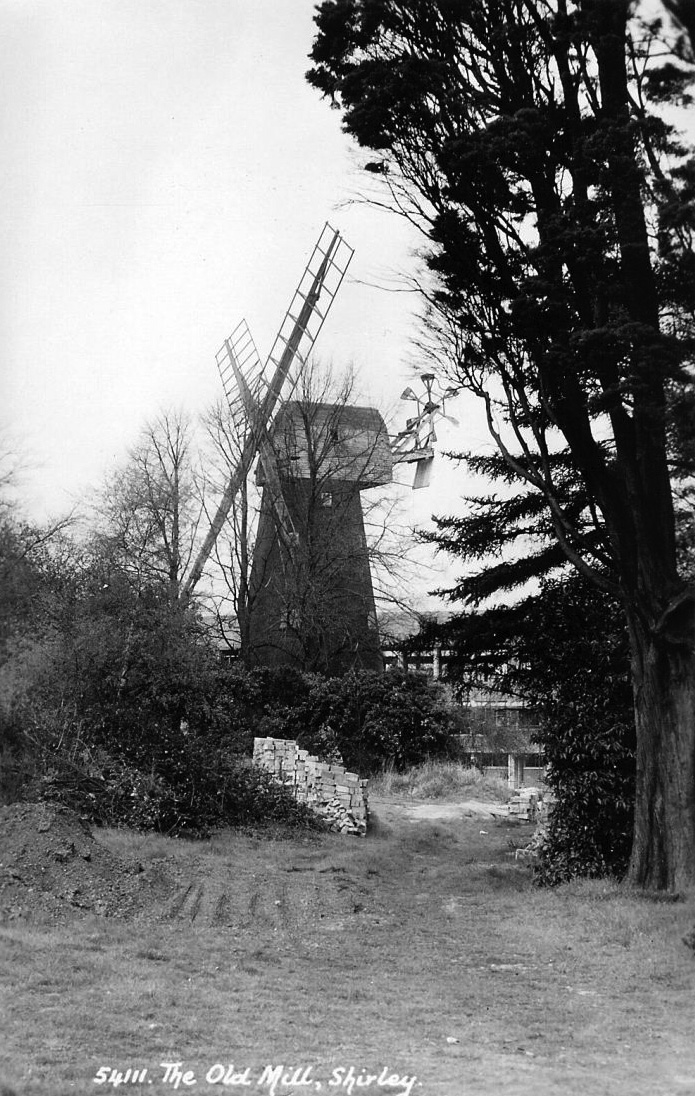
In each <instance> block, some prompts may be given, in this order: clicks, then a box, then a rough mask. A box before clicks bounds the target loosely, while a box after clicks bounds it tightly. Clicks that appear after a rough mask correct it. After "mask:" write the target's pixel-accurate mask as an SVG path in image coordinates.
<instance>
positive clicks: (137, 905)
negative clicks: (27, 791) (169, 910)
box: [0, 803, 170, 923]
mask: <svg viewBox="0 0 695 1096" xmlns="http://www.w3.org/2000/svg"><path fill="white" fill-rule="evenodd" d="M169 886H170V884H169V883H168V881H167V879H166V877H165V873H164V872H163V871H162V869H161V867H160V866H159V865H157V864H156V863H153V862H150V863H148V864H147V865H144V864H143V863H141V862H140V861H139V860H137V859H133V858H132V857H128V858H122V857H119V856H118V855H116V854H115V853H113V852H112V851H110V850H109V849H108V848H106V847H105V846H104V845H103V844H101V843H100V842H99V841H97V840H95V838H94V835H93V834H92V831H91V830H90V828H89V826H87V825H86V824H85V823H84V822H82V821H81V820H80V818H79V817H78V816H77V815H76V814H75V813H74V812H73V811H70V810H67V809H66V808H64V807H60V806H54V805H52V804H49V803H15V804H12V805H11V806H7V807H0V923H2V922H8V921H13V920H17V919H23V920H36V919H37V918H38V919H41V920H47V919H53V920H66V919H70V918H71V917H74V916H75V914H78V913H79V912H93V913H97V914H102V915H105V916H109V917H132V916H134V915H136V914H138V913H142V912H146V911H148V910H151V909H152V907H153V905H156V903H157V902H158V901H159V900H160V899H161V897H162V896H163V895H164V894H166V893H167V891H168V889H169Z"/></svg>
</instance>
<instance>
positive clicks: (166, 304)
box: [0, 0, 429, 517]
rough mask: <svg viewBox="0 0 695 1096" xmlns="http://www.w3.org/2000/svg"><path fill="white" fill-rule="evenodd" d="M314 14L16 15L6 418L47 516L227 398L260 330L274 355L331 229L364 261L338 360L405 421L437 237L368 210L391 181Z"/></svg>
mask: <svg viewBox="0 0 695 1096" xmlns="http://www.w3.org/2000/svg"><path fill="white" fill-rule="evenodd" d="M312 14H313V2H312V0H292V2H291V3H288V2H287V0H145V2H143V0H118V2H116V0H61V3H60V4H55V3H54V2H53V0H0V29H1V33H0V53H1V54H2V57H1V58H0V71H1V72H2V73H3V77H2V80H3V85H4V86H3V89H2V95H1V96H0V113H1V116H2V117H1V125H2V133H3V143H4V148H3V161H4V166H3V168H2V174H1V175H0V193H1V195H2V202H1V203H0V209H1V222H0V223H1V226H2V227H1V240H0V265H1V270H0V276H1V280H2V285H3V293H2V298H1V301H0V309H1V311H0V341H1V346H0V350H1V353H2V359H1V360H2V363H3V366H2V372H3V378H4V380H3V389H4V391H3V401H2V402H3V410H2V412H1V414H2V420H3V422H2V425H3V428H4V429H5V430H10V432H11V435H12V437H13V438H14V439H15V440H16V441H17V442H18V443H19V444H20V446H21V448H22V450H23V451H24V452H25V453H26V454H27V457H28V461H27V464H28V470H27V472H26V473H25V476H24V483H23V493H24V498H25V503H26V505H27V507H28V508H29V510H30V512H31V513H33V514H34V515H35V516H37V517H42V516H44V515H48V514H51V515H53V514H56V513H60V512H63V511H64V510H65V509H66V508H69V507H70V506H71V505H72V504H73V502H79V500H80V498H81V497H82V496H83V494H84V492H85V490H86V489H87V488H88V486H90V485H93V484H98V483H99V482H100V480H101V479H102V477H103V475H104V473H105V472H106V471H107V470H108V469H109V468H110V467H113V465H114V464H115V463H117V462H118V461H120V460H122V459H123V458H124V456H125V453H126V451H127V448H128V446H129V445H131V444H133V442H134V441H135V440H136V437H137V434H138V431H139V429H140V427H141V426H142V425H143V423H144V422H145V421H147V420H148V419H151V418H153V417H154V416H156V414H157V412H158V411H159V410H160V409H161V408H162V407H165V406H176V407H179V406H182V407H186V408H187V409H188V410H189V411H190V412H191V414H194V415H195V414H197V413H198V412H199V411H202V410H203V409H204V408H205V407H206V406H208V405H209V404H210V403H211V402H212V401H213V400H214V399H215V398H217V397H218V396H219V379H218V376H217V372H216V367H215V358H214V355H215V352H216V351H217V349H218V348H219V346H220V345H221V344H222V342H223V340H224V338H225V336H227V335H228V334H229V333H230V332H231V330H232V329H233V328H234V327H235V326H236V324H237V322H238V321H239V320H240V319H241V318H242V317H243V318H245V319H246V320H247V322H248V323H249V325H250V327H251V330H252V332H253V334H254V337H255V340H256V343H257V344H258V347H259V350H260V352H261V355H262V356H264V355H265V354H266V353H267V352H268V350H269V349H270V346H271V343H272V341H273V338H274V335H275V332H276V330H277V328H278V326H279V324H280V321H281V319H282V317H283V315H284V311H285V308H286V307H287V305H288V304H289V301H290V298H291V296H292V293H293V291H294V288H295V285H296V283H297V282H298V280H299V276H300V274H301V273H302V270H303V268H304V265H305V263H306V261H307V259H308V256H309V254H310V253H311V250H312V248H313V245H314V243H315V241H316V239H317V237H318V235H319V232H320V230H321V228H322V227H323V224H324V222H325V221H329V222H330V223H331V224H333V225H334V226H335V227H337V228H339V229H340V231H341V232H342V234H343V236H344V237H345V239H346V240H347V241H348V243H349V244H350V245H351V246H352V247H354V249H355V256H354V259H353V261H352V264H351V268H350V270H349V272H348V276H347V278H346V281H345V282H344V284H343V287H342V289H341V292H340V293H339V295H338V297H337V298H336V301H335V304H334V306H333V310H332V313H331V314H330V316H329V319H328V320H327V322H326V324H325V326H324V329H323V331H322V333H321V335H320V339H319V341H318V342H317V345H316V352H317V354H318V356H319V357H320V358H321V359H323V360H326V361H332V362H333V363H334V365H335V366H336V367H338V368H340V367H341V366H343V365H345V364H347V363H348V362H351V363H354V365H355V367H356V369H357V371H358V375H359V386H360V388H361V389H362V390H363V391H364V395H365V397H366V402H376V403H377V404H378V405H379V406H381V407H386V408H388V409H392V408H393V407H394V405H395V404H397V402H398V397H399V394H400V392H401V391H402V389H403V388H404V387H405V385H406V384H407V383H409V382H410V377H411V375H412V366H413V362H412V353H411V352H410V349H409V337H410V335H411V334H412V332H413V330H414V320H413V317H414V314H415V312H416V311H417V301H416V300H415V299H414V296H415V295H414V294H412V293H408V292H406V291H404V287H403V285H402V283H401V282H400V281H399V278H400V275H401V274H402V273H403V272H409V271H412V269H413V258H412V251H413V248H414V247H415V246H416V245H417V243H418V242H419V241H418V240H417V239H416V237H415V234H414V232H413V230H412V229H411V228H409V226H407V225H406V224H404V223H403V222H402V221H401V220H400V219H398V218H396V217H394V216H390V215H388V214H386V213H383V212H382V213H379V212H377V211H375V210H373V209H370V208H368V207H367V206H365V205H364V204H361V203H360V204H355V203H354V201H351V200H353V199H354V198H355V197H356V196H357V195H358V194H359V193H361V192H364V191H365V188H368V187H369V186H377V185H378V183H377V182H376V181H374V182H371V181H370V179H371V177H370V176H366V175H365V174H364V173H363V172H361V170H360V166H361V164H362V163H364V161H365V160H366V159H368V158H369V157H368V156H365V154H364V153H361V152H360V151H359V150H357V149H356V147H354V146H353V145H352V143H351V142H350V140H349V139H348V138H347V137H346V136H345V135H344V134H342V132H341V129H340V118H339V114H338V112H336V111H332V110H331V109H330V108H329V106H328V104H327V103H326V102H324V101H322V100H321V99H320V97H319V95H318V93H316V92H315V91H314V90H313V89H311V88H310V87H309V85H308V84H307V83H306V81H305V80H304V73H305V71H306V69H307V68H308V67H309V60H308V57H307V54H308V52H309V50H310V48H311V42H312V37H313V22H312ZM365 180H367V181H366V182H365ZM394 290H396V291H394ZM411 410H412V405H411V407H410V408H408V407H407V406H404V407H403V411H402V417H404V416H405V414H406V413H409V412H410V411H411ZM418 505H421V504H418ZM422 505H423V506H424V507H425V509H427V508H428V505H429V504H428V503H427V502H426V501H425V502H424V503H422Z"/></svg>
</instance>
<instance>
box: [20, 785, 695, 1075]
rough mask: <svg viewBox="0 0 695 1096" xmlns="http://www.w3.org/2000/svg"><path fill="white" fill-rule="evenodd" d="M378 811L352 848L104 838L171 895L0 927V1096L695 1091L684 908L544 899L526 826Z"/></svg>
mask: <svg viewBox="0 0 695 1096" xmlns="http://www.w3.org/2000/svg"><path fill="white" fill-rule="evenodd" d="M468 798H473V797H472V796H470V797H468ZM373 807H374V810H375V814H376V816H377V825H376V826H375V829H374V831H373V833H372V834H371V835H370V836H369V837H368V838H366V839H364V840H359V839H355V838H341V837H338V836H335V835H320V836H314V835H307V836H304V837H302V836H299V837H296V838H293V839H291V840H280V839H277V840H271V841H267V840H260V839H259V838H256V837H254V836H252V835H241V834H234V833H230V834H226V835H223V836H220V837H218V838H216V839H215V840H214V841H212V842H210V843H207V844H203V843H182V842H176V841H173V840H168V839H165V838H153V837H141V836H137V835H133V834H128V833H127V832H125V833H124V832H111V833H105V834H102V835H100V838H99V839H100V841H102V842H104V843H106V844H107V845H108V846H109V848H110V849H111V850H112V851H114V852H118V853H121V854H128V855H133V856H136V857H137V858H139V859H140V860H141V861H142V862H143V863H145V862H148V861H156V862H157V863H159V864H160V865H162V870H165V869H166V870H167V871H168V872H170V874H171V878H172V880H173V884H172V890H171V893H170V895H169V897H168V899H167V900H166V901H165V902H164V903H163V904H162V906H161V907H159V908H153V909H150V910H148V911H147V912H146V914H145V915H144V916H142V917H141V918H140V919H139V920H136V921H131V922H124V921H116V920H108V919H100V918H97V917H95V916H93V915H90V916H86V917H85V916H82V917H79V919H74V920H68V922H67V923H65V924H59V925H53V924H35V925H27V924H24V923H20V922H11V923H9V924H6V925H4V926H3V927H2V928H0V979H1V982H2V986H3V1002H2V1014H1V1017H0V1020H1V1023H0V1028H1V1030H2V1040H1V1041H0V1080H4V1081H5V1082H6V1083H7V1084H8V1085H12V1086H13V1088H14V1090H15V1091H16V1093H17V1094H18V1096H25V1094H26V1096H28V1094H39V1093H41V1094H42V1096H64V1094H67V1093H77V1094H79V1096H87V1094H92V1093H99V1092H114V1091H119V1092H132V1091H137V1092H141V1093H143V1092H147V1093H148V1094H149V1096H163V1094H165V1093H170V1092H173V1091H178V1092H184V1091H188V1092H195V1093H201V1094H203V1093H204V1094H208V1093H215V1092H223V1091H224V1092H237V1093H239V1092H247V1093H249V1094H250V1096H256V1094H258V1093H266V1094H267V1093H270V1094H271V1096H287V1094H288V1093H294V1094H299V1093H310V1092H319V1093H322V1094H331V1093H336V1094H343V1093H347V1094H348V1096H360V1094H364V1093H368V1094H369V1096H376V1094H379V1093H406V1092H412V1093H417V1094H421V1096H501V1094H510V1096H511V1094H513V1096H527V1094H528V1096H531V1094H533V1096H547V1094H551V1093H552V1094H556V1093H557V1094H558V1096H559V1094H561V1093H562V1094H570V1096H572V1094H576V1096H580V1094H581V1096H603V1094H605V1096H628V1094H629V1096H672V1094H675V1093H695V960H694V959H693V952H692V950H690V949H689V948H688V947H686V945H685V944H684V943H683V940H682V938H683V936H684V935H686V934H687V933H688V932H689V931H690V930H691V929H692V927H693V924H694V923H695V902H694V901H693V899H692V898H687V899H686V900H684V901H679V902H670V903H669V902H656V901H653V900H649V899H646V898H645V897H643V896H640V895H638V894H631V893H629V892H626V891H624V890H623V889H622V888H621V887H619V886H618V885H616V884H610V883H605V882H584V883H581V884H573V885H568V886H565V887H561V888H559V889H557V890H554V891H542V890H539V889H537V888H535V887H534V886H533V885H532V882H531V878H530V874H529V871H528V869H527V868H526V867H524V865H523V864H522V863H521V862H520V861H518V860H516V859H515V858H514V846H515V845H520V844H522V843H523V841H524V840H525V839H527V838H528V836H529V835H530V828H529V827H520V828H516V829H512V828H510V827H509V826H508V825H507V824H505V823H501V822H499V821H495V820H492V819H487V818H485V817H484V816H482V815H481V816H466V817H461V818H460V819H456V820H451V819H447V820H446V821H438V820H437V819H436V817H433V818H430V819H429V820H428V821H422V820H417V821H415V820H414V819H413V817H412V816H411V815H409V814H408V806H407V804H406V805H404V804H403V802H402V799H401V800H396V799H394V798H389V797H382V798H381V799H379V798H376V799H375V801H374V802H373ZM434 813H435V814H436V811H435V812H434ZM163 1063H168V1065H167V1064H163ZM128 1070H130V1071H131V1072H130V1074H128V1073H127V1071H128ZM143 1070H146V1071H147V1072H146V1073H144V1074H143V1072H142V1071H143ZM111 1071H115V1072H113V1073H112V1072H111ZM118 1074H120V1077H119V1075H118ZM206 1077H207V1080H206ZM100 1079H101V1083H100ZM0 1091H1V1089H0Z"/></svg>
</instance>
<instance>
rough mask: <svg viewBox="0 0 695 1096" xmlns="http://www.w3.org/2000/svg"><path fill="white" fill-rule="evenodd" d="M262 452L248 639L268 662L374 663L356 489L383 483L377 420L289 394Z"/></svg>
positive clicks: (369, 413) (383, 437) (383, 450)
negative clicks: (265, 453) (265, 451)
mask: <svg viewBox="0 0 695 1096" xmlns="http://www.w3.org/2000/svg"><path fill="white" fill-rule="evenodd" d="M270 440H271V446H272V453H273V459H272V460H269V459H266V458H265V457H264V456H263V455H261V458H260V460H259V463H258V472H257V478H258V482H259V484H260V485H261V486H262V488H263V496H262V503H261V517H260V525H259V531H258V537H257V541H256V546H255V551H254V559H253V568H252V573H251V600H252V604H253V613H252V616H251V648H252V651H253V657H254V660H256V661H258V662H260V663H263V664H266V665H287V664H291V665H298V666H302V667H304V668H308V669H317V670H318V669H320V670H322V671H324V672H327V673H343V672H345V671H346V670H347V669H350V668H352V667H359V668H365V669H374V670H379V669H382V656H381V652H380V648H379V636H378V631H377V621H376V610H375V605H374V591H373V586H372V578H371V572H370V562H369V551H368V545H367V538H366V535H365V523H364V513H363V508H362V498H361V494H362V492H363V491H366V490H369V489H371V488H374V487H379V486H381V485H383V484H386V483H389V482H390V481H391V479H392V468H393V458H392V453H391V446H390V443H389V438H388V434H387V431H386V426H385V424H384V420H383V419H382V417H381V415H380V414H379V412H378V411H376V410H374V409H373V408H370V407H357V406H350V405H345V404H327V403H315V402H312V401H310V400H307V401H288V402H286V403H285V404H283V406H282V408H281V410H280V411H279V413H278V414H277V416H276V418H275V420H274V422H273V425H272V428H271V432H270Z"/></svg>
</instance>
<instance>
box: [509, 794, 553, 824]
mask: <svg viewBox="0 0 695 1096" xmlns="http://www.w3.org/2000/svg"><path fill="white" fill-rule="evenodd" d="M548 807H549V799H548V794H547V792H544V791H543V790H542V789H541V788H517V789H516V791H514V792H512V795H511V798H510V800H509V804H508V814H509V817H510V818H516V819H518V821H519V822H545V821H546V820H547V818H548Z"/></svg>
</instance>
